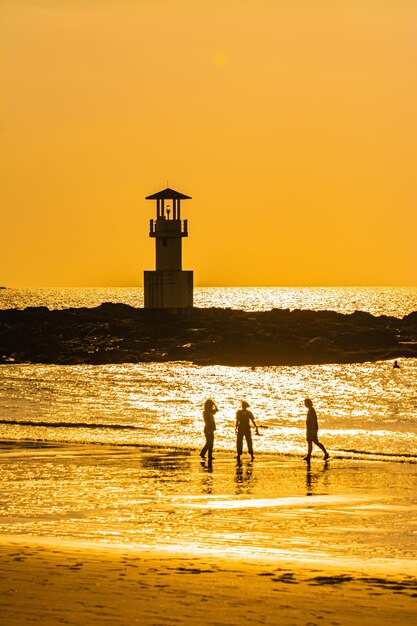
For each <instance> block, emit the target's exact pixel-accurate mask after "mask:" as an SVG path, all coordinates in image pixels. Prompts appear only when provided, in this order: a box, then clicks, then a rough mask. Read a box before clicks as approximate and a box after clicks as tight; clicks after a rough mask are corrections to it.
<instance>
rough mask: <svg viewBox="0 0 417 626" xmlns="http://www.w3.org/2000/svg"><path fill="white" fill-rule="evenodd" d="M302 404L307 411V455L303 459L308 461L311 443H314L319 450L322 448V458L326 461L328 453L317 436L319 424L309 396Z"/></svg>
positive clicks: (311, 448)
mask: <svg viewBox="0 0 417 626" xmlns="http://www.w3.org/2000/svg"><path fill="white" fill-rule="evenodd" d="M304 404H305V406H306V407H307V408H308V411H307V422H306V425H307V444H308V451H307V456H305V457H304V461H307V462H309V461H310V458H311V452H312V450H313V443H315V444H316V446H318V447H319V448H320V450H323V452H324V460H325V461H326V460H327V459H328V458H329V453H328V452H327V450H326V448H325V447H324V445H323V444H322V443H320V441H319V436H318V432H319V425H318V422H317V413H316V411H315V409H314V407H313V403H312V401H311V400H310V398H306V399H305V400H304Z"/></svg>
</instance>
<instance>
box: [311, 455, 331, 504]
mask: <svg viewBox="0 0 417 626" xmlns="http://www.w3.org/2000/svg"><path fill="white" fill-rule="evenodd" d="M328 469H329V462H328V461H325V462H324V465H323V467H321V468H320V469H319V470H316V471H315V472H312V471H311V463H310V462H307V473H306V492H307V493H306V495H307V496H314V495H315V491H316V489H317V487H318V485H319V484H320V482H321V481H320V479H321V478H323V477H324V476H325V474H326V472H327V470H328Z"/></svg>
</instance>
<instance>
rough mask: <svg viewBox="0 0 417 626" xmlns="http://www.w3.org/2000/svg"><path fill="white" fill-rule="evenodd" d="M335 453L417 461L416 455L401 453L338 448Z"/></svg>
mask: <svg viewBox="0 0 417 626" xmlns="http://www.w3.org/2000/svg"><path fill="white" fill-rule="evenodd" d="M335 452H345V453H347V454H357V455H359V454H360V455H364V456H373V457H381V458H382V459H383V458H388V459H391V458H396V459H402V458H405V459H416V460H417V456H416V455H415V454H408V453H405V452H404V453H401V452H372V451H369V450H356V449H355V448H338V449H337V450H335ZM340 458H342V457H340Z"/></svg>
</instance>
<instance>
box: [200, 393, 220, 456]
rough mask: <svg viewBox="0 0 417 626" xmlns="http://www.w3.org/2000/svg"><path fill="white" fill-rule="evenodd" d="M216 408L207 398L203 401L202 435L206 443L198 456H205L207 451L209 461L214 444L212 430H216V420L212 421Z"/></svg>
mask: <svg viewBox="0 0 417 626" xmlns="http://www.w3.org/2000/svg"><path fill="white" fill-rule="evenodd" d="M217 411H218V408H217V406H216V405H215V403H214V402H213V400H211V398H209V399H208V400H206V401H205V403H204V411H203V418H204V435H205V437H206V443H205V445H204V447H203V449H202V450H201V452H200V456H201V458H202V459H204V458H205V457H206V452H208V462H209V463H211V462H212V460H213V446H214V431H215V430H216V422H215V421H214V416H215V414H216V413H217Z"/></svg>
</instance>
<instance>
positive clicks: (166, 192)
mask: <svg viewBox="0 0 417 626" xmlns="http://www.w3.org/2000/svg"><path fill="white" fill-rule="evenodd" d="M145 200H191V196H186V195H185V194H183V193H180V192H179V191H174V189H170V188H169V187H167V188H166V189H163V190H162V191H158V193H153V194H152V195H151V196H146V198H145Z"/></svg>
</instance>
